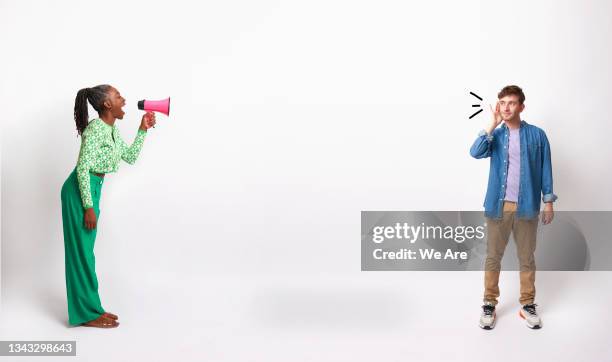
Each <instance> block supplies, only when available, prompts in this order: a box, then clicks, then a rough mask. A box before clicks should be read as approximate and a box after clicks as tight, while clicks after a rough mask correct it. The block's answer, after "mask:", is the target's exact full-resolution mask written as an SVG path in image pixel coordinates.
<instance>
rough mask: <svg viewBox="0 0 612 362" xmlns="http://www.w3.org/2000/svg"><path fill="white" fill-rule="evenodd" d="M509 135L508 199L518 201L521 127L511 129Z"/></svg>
mask: <svg viewBox="0 0 612 362" xmlns="http://www.w3.org/2000/svg"><path fill="white" fill-rule="evenodd" d="M509 131H510V135H509V136H508V137H509V139H508V172H507V175H508V176H507V177H506V197H505V198H504V199H505V200H507V201H514V202H518V192H519V178H520V174H521V140H520V137H519V128H517V129H511V130H509Z"/></svg>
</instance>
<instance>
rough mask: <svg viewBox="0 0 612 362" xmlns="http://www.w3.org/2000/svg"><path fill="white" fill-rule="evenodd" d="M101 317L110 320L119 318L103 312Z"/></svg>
mask: <svg viewBox="0 0 612 362" xmlns="http://www.w3.org/2000/svg"><path fill="white" fill-rule="evenodd" d="M102 315H103V316H105V317H106V318H108V319H112V320H117V319H119V317H117V315H116V314H113V313H110V312H104V313H103V314H102Z"/></svg>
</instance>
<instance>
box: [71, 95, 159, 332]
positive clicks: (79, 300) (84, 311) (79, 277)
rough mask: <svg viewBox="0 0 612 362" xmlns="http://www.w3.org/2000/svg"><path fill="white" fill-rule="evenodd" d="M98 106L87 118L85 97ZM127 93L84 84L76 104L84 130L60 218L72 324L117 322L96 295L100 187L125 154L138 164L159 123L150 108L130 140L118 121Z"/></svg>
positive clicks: (79, 128)
mask: <svg viewBox="0 0 612 362" xmlns="http://www.w3.org/2000/svg"><path fill="white" fill-rule="evenodd" d="M88 101H89V103H90V104H91V105H92V106H93V108H94V109H95V110H96V111H97V112H98V118H95V119H93V120H91V121H90V122H88V115H87V102H88ZM124 105H125V99H124V98H123V97H122V96H121V94H119V92H118V91H117V90H116V89H115V88H113V87H112V86H110V85H105V84H103V85H98V86H96V87H93V88H84V89H81V90H80V91H79V92H78V93H77V96H76V99H75V104H74V120H75V122H76V127H77V131H78V134H80V135H81V137H82V141H81V150H80V152H79V158H78V161H77V165H76V167H75V168H74V170H73V171H72V173H71V174H70V176H68V179H67V180H66V182H64V185H63V186H62V195H61V196H62V223H63V229H64V250H65V261H66V292H67V296H68V316H69V322H70V324H71V325H84V326H89V327H98V328H114V327H117V326H118V325H119V322H118V321H117V320H118V318H119V317H117V315H115V314H113V313H109V312H106V311H105V310H104V309H103V308H102V305H101V303H100V297H99V295H98V279H97V277H96V270H95V257H94V253H93V249H94V242H95V240H96V231H97V229H96V226H97V219H98V218H99V217H100V208H99V201H100V193H101V191H102V183H103V181H104V174H106V173H109V172H116V171H117V169H118V165H119V161H120V160H121V159H123V160H124V161H125V162H127V163H129V164H134V162H136V159H137V158H138V154H139V153H140V149H141V148H142V144H143V142H144V139H145V136H146V134H147V130H148V129H149V128H151V127H152V126H154V125H155V114H154V113H152V112H147V113H146V114H145V115H143V116H142V121H141V123H140V127H139V128H138V132H137V134H136V139H135V140H134V143H133V144H132V145H131V146H128V145H127V144H126V143H125V142H124V141H123V140H122V139H121V136H120V135H119V129H118V128H117V127H116V126H115V122H116V121H117V119H123V115H124V112H123V110H122V109H121V108H122V107H123V106H124Z"/></svg>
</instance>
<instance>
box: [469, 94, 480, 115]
mask: <svg viewBox="0 0 612 362" xmlns="http://www.w3.org/2000/svg"><path fill="white" fill-rule="evenodd" d="M470 94H471V95H473V96H474V97H476V98H478V99H479V100H482V98H480V97H479V96H478V94H476V93H474V92H470ZM472 107H476V108H480V104H472ZM480 112H482V108H481V109H479V110H478V111H476V112H475V113H474V114H472V115H471V116H470V118H469V119H472V118H474V117H476V115H478V113H480Z"/></svg>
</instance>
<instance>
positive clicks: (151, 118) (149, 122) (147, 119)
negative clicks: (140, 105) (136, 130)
mask: <svg viewBox="0 0 612 362" xmlns="http://www.w3.org/2000/svg"><path fill="white" fill-rule="evenodd" d="M151 127H155V113H154V112H151V111H149V112H147V113H145V114H143V115H142V121H140V129H141V130H143V131H146V130H148V129H149V128H151Z"/></svg>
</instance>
